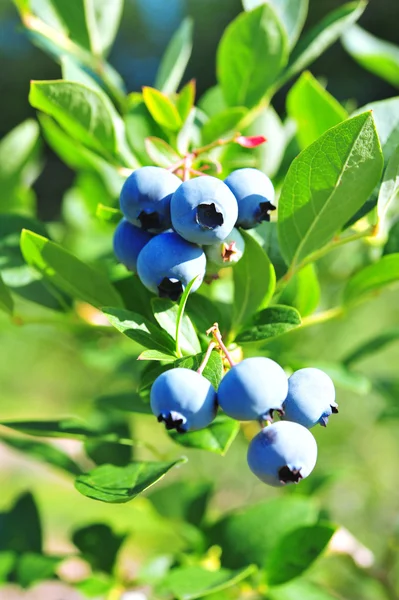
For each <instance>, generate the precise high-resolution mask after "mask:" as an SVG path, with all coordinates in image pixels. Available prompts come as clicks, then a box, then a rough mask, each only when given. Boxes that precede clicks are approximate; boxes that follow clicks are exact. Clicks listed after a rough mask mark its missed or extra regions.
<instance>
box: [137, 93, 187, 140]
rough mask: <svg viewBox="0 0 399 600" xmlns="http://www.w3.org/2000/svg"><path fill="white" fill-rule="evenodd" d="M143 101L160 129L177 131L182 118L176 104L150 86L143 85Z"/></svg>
mask: <svg viewBox="0 0 399 600" xmlns="http://www.w3.org/2000/svg"><path fill="white" fill-rule="evenodd" d="M143 100H144V103H145V105H146V107H147V109H148V111H149V113H150V115H151V116H152V118H153V119H154V121H156V123H158V125H160V126H161V127H162V129H166V130H169V131H177V130H178V129H180V127H181V126H182V120H181V117H180V115H179V112H178V110H177V108H176V106H175V105H174V104H173V102H172V101H171V100H169V98H168V97H167V96H166V95H165V94H163V93H162V92H159V91H158V90H156V89H154V88H151V87H146V86H144V87H143Z"/></svg>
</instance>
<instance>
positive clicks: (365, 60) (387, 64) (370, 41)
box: [342, 25, 399, 87]
mask: <svg viewBox="0 0 399 600" xmlns="http://www.w3.org/2000/svg"><path fill="white" fill-rule="evenodd" d="M342 44H343V46H344V48H345V50H346V51H347V52H348V53H349V54H350V55H351V56H352V58H354V59H355V60H356V61H357V62H358V63H359V64H360V65H361V66H362V67H363V68H364V69H367V70H368V71H370V72H371V73H374V75H378V77H381V78H382V79H385V81H388V82H389V83H391V84H392V85H394V86H396V87H399V46H395V44H391V43H390V42H387V41H385V40H380V39H379V38H377V37H375V36H374V35H371V33H369V32H368V31H365V30H364V29H362V28H361V27H359V26H358V25H353V27H351V28H350V29H349V30H348V31H346V32H345V33H344V35H343V36H342Z"/></svg>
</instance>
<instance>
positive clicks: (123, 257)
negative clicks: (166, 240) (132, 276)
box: [114, 219, 153, 272]
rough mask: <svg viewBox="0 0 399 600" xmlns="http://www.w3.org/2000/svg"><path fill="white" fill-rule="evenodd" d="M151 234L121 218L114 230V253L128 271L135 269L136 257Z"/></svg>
mask: <svg viewBox="0 0 399 600" xmlns="http://www.w3.org/2000/svg"><path fill="white" fill-rule="evenodd" d="M152 237H153V236H152V235H151V233H148V231H144V230H143V229H139V228H138V227H135V226H134V225H132V224H131V223H129V221H126V219H122V220H121V221H120V222H119V223H118V225H117V227H116V229H115V232H114V253H115V256H116V258H117V259H118V261H119V262H121V263H122V264H123V265H125V267H126V268H127V269H129V271H134V272H135V271H136V269H137V257H138V255H139V254H140V252H141V250H142V249H143V248H144V246H145V245H146V244H147V242H149V241H150V239H151V238H152Z"/></svg>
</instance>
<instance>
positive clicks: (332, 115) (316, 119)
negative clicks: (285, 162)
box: [287, 71, 348, 149]
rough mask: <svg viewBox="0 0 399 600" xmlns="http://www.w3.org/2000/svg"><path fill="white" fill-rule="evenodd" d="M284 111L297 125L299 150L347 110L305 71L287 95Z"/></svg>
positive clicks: (331, 125) (342, 118)
mask: <svg viewBox="0 0 399 600" xmlns="http://www.w3.org/2000/svg"><path fill="white" fill-rule="evenodd" d="M287 112H288V115H289V116H290V117H291V118H292V119H294V121H295V122H296V125H297V130H296V135H297V137H298V142H299V145H300V147H301V149H303V148H306V146H309V144H311V143H312V142H314V141H316V140H317V139H318V138H319V137H320V136H321V135H322V134H323V133H324V132H325V131H327V129H330V128H331V127H333V126H334V125H338V123H341V121H344V120H345V119H346V118H347V116H348V113H347V112H346V110H345V109H344V108H343V107H342V106H341V105H340V103H339V102H338V101H337V100H336V99H335V98H334V97H333V96H331V94H329V93H328V92H327V91H326V90H325V89H324V88H323V86H322V85H320V83H319V82H318V81H317V79H315V78H314V77H313V75H312V74H311V73H309V71H306V72H305V73H302V75H301V76H300V78H299V79H298V80H297V81H296V82H295V84H294V85H293V86H292V88H291V89H290V91H289V93H288V96H287Z"/></svg>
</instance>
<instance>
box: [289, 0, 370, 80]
mask: <svg viewBox="0 0 399 600" xmlns="http://www.w3.org/2000/svg"><path fill="white" fill-rule="evenodd" d="M366 6H367V2H365V1H364V0H360V1H357V2H348V3H347V4H343V5H342V6H340V7H339V8H337V9H336V10H334V11H332V12H331V13H329V14H328V15H327V16H326V17H324V19H322V20H321V21H320V23H318V24H317V25H316V26H315V27H313V28H312V29H311V30H310V31H309V32H308V33H306V34H305V35H304V36H302V37H301V39H300V41H299V43H298V44H297V45H296V46H295V48H294V50H293V52H292V54H291V56H290V60H289V63H288V66H287V68H286V69H285V71H284V72H283V74H282V76H281V77H280V79H279V81H278V86H279V87H281V86H282V85H283V84H284V83H286V82H287V81H288V80H289V79H291V77H293V76H294V75H296V74H297V73H299V72H300V71H302V70H303V69H305V68H306V67H307V66H308V65H310V63H312V62H313V61H314V60H315V59H316V58H318V57H319V56H320V55H321V54H323V52H324V51H325V50H327V48H328V47H329V46H331V44H333V43H334V42H336V41H337V40H338V38H339V37H340V36H341V35H342V34H343V33H344V31H345V30H346V29H347V28H348V27H350V26H351V25H353V23H355V22H356V21H357V20H358V19H359V17H360V16H361V15H362V13H363V12H364V10H365V8H366Z"/></svg>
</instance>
